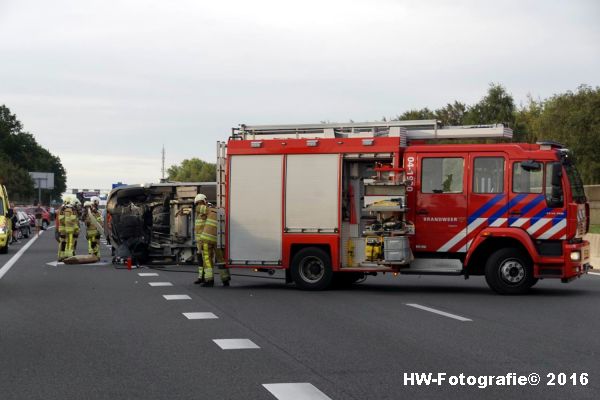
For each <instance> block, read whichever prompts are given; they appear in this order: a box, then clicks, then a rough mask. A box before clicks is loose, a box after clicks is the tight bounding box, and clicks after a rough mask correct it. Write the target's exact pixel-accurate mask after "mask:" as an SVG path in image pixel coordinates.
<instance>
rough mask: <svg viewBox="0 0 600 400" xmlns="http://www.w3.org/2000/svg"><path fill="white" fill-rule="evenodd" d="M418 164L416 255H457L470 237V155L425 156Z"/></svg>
mask: <svg viewBox="0 0 600 400" xmlns="http://www.w3.org/2000/svg"><path fill="white" fill-rule="evenodd" d="M417 163H418V164H417V165H418V166H419V171H420V172H419V173H418V178H417V179H418V184H417V188H416V190H417V193H416V207H415V214H414V215H415V251H417V252H450V251H456V250H457V249H458V248H460V246H461V243H462V241H463V239H464V238H465V237H466V219H467V218H466V217H467V195H466V191H467V184H466V176H465V175H466V173H465V169H466V168H465V167H466V165H467V155H466V154H463V153H448V154H442V153H421V154H419V155H418V156H417Z"/></svg>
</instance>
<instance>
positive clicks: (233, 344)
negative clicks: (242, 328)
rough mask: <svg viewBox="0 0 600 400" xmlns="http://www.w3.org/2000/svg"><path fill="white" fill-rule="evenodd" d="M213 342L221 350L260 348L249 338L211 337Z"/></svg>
mask: <svg viewBox="0 0 600 400" xmlns="http://www.w3.org/2000/svg"><path fill="white" fill-rule="evenodd" d="M213 342H215V343H216V344H217V346H219V347H220V348H221V349H223V350H242V349H260V347H259V346H258V345H257V344H256V343H254V342H253V341H252V340H250V339H213Z"/></svg>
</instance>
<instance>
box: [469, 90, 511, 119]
mask: <svg viewBox="0 0 600 400" xmlns="http://www.w3.org/2000/svg"><path fill="white" fill-rule="evenodd" d="M515 110H516V107H515V103H514V100H513V98H512V96H511V95H510V94H509V93H507V92H506V89H505V88H504V86H502V85H499V84H494V83H492V84H490V87H489V89H488V92H487V94H486V95H485V96H484V97H483V99H481V100H480V101H479V103H477V104H475V105H473V106H471V107H469V108H468V109H467V112H466V114H465V118H464V123H465V124H466V125H480V124H507V125H509V126H514V123H515Z"/></svg>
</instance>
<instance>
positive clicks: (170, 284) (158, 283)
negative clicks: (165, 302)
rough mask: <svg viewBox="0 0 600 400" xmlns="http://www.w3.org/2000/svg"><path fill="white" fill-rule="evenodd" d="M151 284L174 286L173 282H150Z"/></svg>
mask: <svg viewBox="0 0 600 400" xmlns="http://www.w3.org/2000/svg"><path fill="white" fill-rule="evenodd" d="M148 285H150V286H173V284H172V283H171V282H148Z"/></svg>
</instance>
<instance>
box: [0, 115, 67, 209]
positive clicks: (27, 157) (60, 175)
mask: <svg viewBox="0 0 600 400" xmlns="http://www.w3.org/2000/svg"><path fill="white" fill-rule="evenodd" d="M0 166H2V168H1V169H0V182H1V183H3V184H5V185H6V187H7V190H8V192H9V195H10V196H11V199H15V200H23V201H26V200H30V199H32V198H33V197H34V196H35V191H34V186H33V181H32V180H31V177H30V176H29V174H28V172H32V171H37V172H53V173H54V190H52V191H42V201H43V202H44V203H46V204H48V203H49V200H50V199H51V198H54V199H56V198H59V197H60V195H61V193H62V192H64V191H65V190H66V187H67V174H66V172H65V169H64V167H63V165H62V164H61V162H60V159H59V158H58V157H56V156H54V155H52V154H51V153H50V152H49V151H48V150H46V149H45V148H43V147H42V146H40V145H39V144H38V143H37V141H36V140H35V138H34V137H33V135H32V134H30V133H28V132H24V131H23V125H22V124H21V122H20V121H19V120H18V119H17V117H16V115H14V114H11V112H10V109H9V108H8V107H6V106H5V105H2V106H0Z"/></svg>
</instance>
